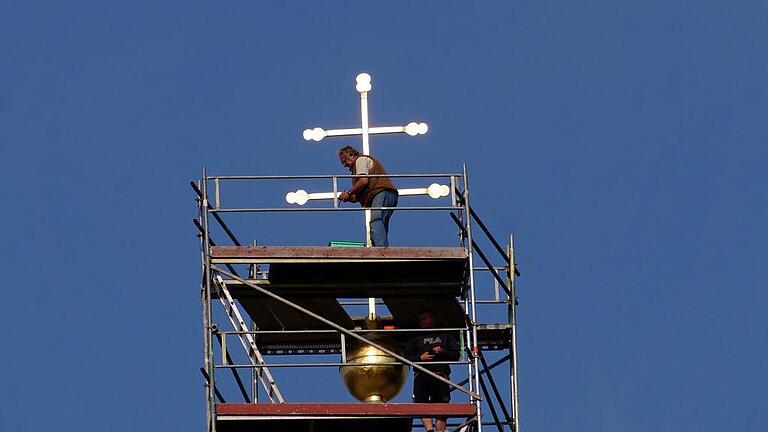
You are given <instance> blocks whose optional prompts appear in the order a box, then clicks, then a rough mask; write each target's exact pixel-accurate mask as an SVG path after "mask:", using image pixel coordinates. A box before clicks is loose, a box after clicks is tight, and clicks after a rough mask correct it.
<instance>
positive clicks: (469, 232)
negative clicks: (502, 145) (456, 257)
mask: <svg viewBox="0 0 768 432" xmlns="http://www.w3.org/2000/svg"><path fill="white" fill-rule="evenodd" d="M462 170H463V174H464V209H465V211H466V215H467V227H466V231H467V246H466V247H467V251H468V252H469V253H468V259H469V304H470V309H471V315H470V323H469V324H470V326H471V327H472V341H471V347H472V350H471V352H472V374H473V377H471V378H474V389H475V391H479V390H480V373H479V368H478V358H477V357H478V349H479V347H478V345H477V307H476V305H475V265H474V260H473V257H472V255H473V248H472V217H471V216H470V212H469V179H468V178H467V164H463V165H462ZM470 382H471V380H470ZM474 402H475V406H476V407H477V432H482V429H483V419H482V411H481V401H480V399H476V400H475V401H474Z"/></svg>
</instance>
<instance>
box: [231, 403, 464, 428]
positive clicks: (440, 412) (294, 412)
mask: <svg viewBox="0 0 768 432" xmlns="http://www.w3.org/2000/svg"><path fill="white" fill-rule="evenodd" d="M474 415H475V406H474V405H472V404H467V403H461V404H447V403H443V404H424V403H421V404H416V403H383V404H362V403H286V404H248V403H220V404H216V428H217V430H219V431H222V432H241V431H254V430H263V431H280V432H360V431H365V432H410V431H411V424H412V422H413V420H414V419H415V418H420V417H426V416H430V417H433V416H446V417H454V418H456V417H458V418H469V417H473V416H474Z"/></svg>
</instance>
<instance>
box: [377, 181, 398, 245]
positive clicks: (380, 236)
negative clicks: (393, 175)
mask: <svg viewBox="0 0 768 432" xmlns="http://www.w3.org/2000/svg"><path fill="white" fill-rule="evenodd" d="M371 207H397V191H393V190H389V189H385V190H383V191H381V192H379V193H377V194H376V195H375V196H374V197H373V202H372V203H371ZM392 212H394V210H371V243H373V246H389V241H388V239H387V234H388V233H389V218H390V217H392Z"/></svg>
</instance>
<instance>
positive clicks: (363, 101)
mask: <svg viewBox="0 0 768 432" xmlns="http://www.w3.org/2000/svg"><path fill="white" fill-rule="evenodd" d="M355 81H356V85H355V89H356V90H357V91H358V92H359V93H360V119H361V127H359V128H353V129H331V130H325V129H323V128H320V127H316V128H314V129H305V130H304V133H303V136H304V139H305V140H307V141H321V140H322V139H323V138H325V137H334V136H353V135H360V136H362V138H363V154H364V155H367V156H371V148H370V144H369V135H371V134H373V135H378V134H393V133H405V134H408V135H410V136H416V135H424V134H425V133H427V130H429V127H428V126H427V124H426V123H416V122H410V123H408V124H407V125H405V126H379V127H369V126H368V92H369V91H371V88H372V87H371V76H370V75H369V74H367V73H365V72H363V73H360V74H358V75H357V77H356V78H355ZM398 193H399V194H400V195H429V196H431V197H432V198H435V199H436V198H439V197H441V196H447V195H448V193H449V188H448V186H445V185H438V184H436V183H433V184H431V185H430V186H429V187H426V188H413V189H399V190H398ZM339 195H341V193H340V192H336V193H335V194H334V192H319V193H307V192H306V191H305V190H303V189H299V190H297V191H296V192H289V193H288V194H286V196H285V200H286V201H287V202H288V203H290V204H298V205H304V204H306V203H307V201H308V200H318V199H334V200H335V199H337V198H338V196H339ZM370 226H371V211H370V210H365V242H366V245H367V246H371V229H370ZM374 300H375V299H368V312H369V315H370V317H371V318H374V317H375V316H376V309H375V302H374Z"/></svg>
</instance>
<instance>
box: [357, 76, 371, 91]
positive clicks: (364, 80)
mask: <svg viewBox="0 0 768 432" xmlns="http://www.w3.org/2000/svg"><path fill="white" fill-rule="evenodd" d="M355 81H356V82H357V85H356V86H355V89H357V91H359V92H360V93H365V92H369V91H371V76H370V75H368V74H367V73H365V72H363V73H361V74H358V75H357V77H356V78H355Z"/></svg>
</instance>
